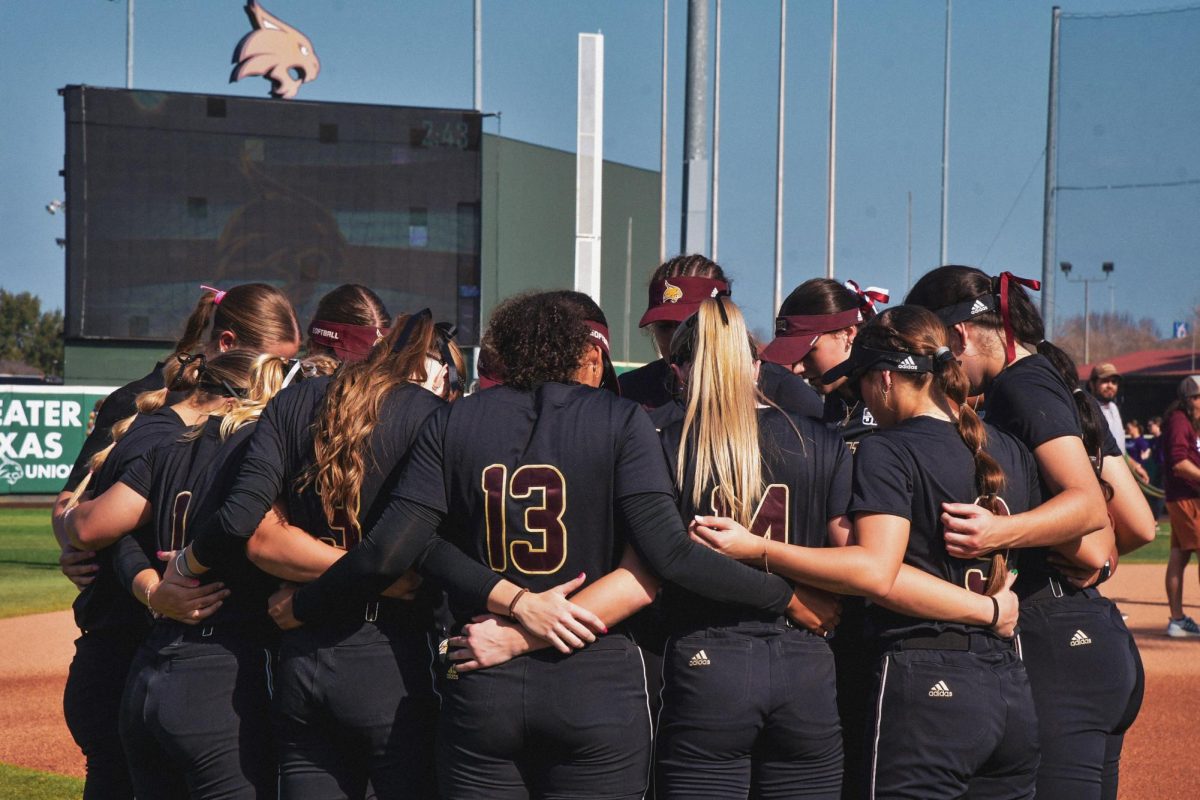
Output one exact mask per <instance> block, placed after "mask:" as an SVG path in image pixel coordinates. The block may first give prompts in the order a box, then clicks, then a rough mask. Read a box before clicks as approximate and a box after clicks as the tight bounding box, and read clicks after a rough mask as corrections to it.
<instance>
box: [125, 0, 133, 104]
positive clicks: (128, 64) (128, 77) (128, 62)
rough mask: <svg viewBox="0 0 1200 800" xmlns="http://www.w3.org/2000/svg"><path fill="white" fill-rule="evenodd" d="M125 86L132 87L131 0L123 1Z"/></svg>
mask: <svg viewBox="0 0 1200 800" xmlns="http://www.w3.org/2000/svg"><path fill="white" fill-rule="evenodd" d="M125 88H126V89H132V88H133V0H126V3H125Z"/></svg>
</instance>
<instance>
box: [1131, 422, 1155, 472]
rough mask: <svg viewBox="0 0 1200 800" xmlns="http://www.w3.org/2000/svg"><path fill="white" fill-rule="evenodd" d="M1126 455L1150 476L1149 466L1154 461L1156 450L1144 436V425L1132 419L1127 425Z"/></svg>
mask: <svg viewBox="0 0 1200 800" xmlns="http://www.w3.org/2000/svg"><path fill="white" fill-rule="evenodd" d="M1125 453H1126V455H1128V456H1129V457H1130V458H1132V459H1133V461H1134V463H1135V464H1139V465H1140V466H1141V467H1142V468H1143V469H1145V470H1146V474H1147V475H1149V474H1150V468H1149V464H1150V462H1151V461H1152V460H1153V459H1154V449H1153V448H1152V447H1151V446H1150V442H1148V441H1147V440H1146V437H1145V436H1143V435H1142V423H1140V422H1138V421H1137V420H1136V419H1131V420H1129V421H1128V422H1126V423H1125Z"/></svg>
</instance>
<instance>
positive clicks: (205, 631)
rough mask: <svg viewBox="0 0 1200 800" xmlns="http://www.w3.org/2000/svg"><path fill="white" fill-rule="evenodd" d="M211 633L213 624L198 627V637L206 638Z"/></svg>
mask: <svg viewBox="0 0 1200 800" xmlns="http://www.w3.org/2000/svg"><path fill="white" fill-rule="evenodd" d="M212 635H213V626H212V625H205V626H204V627H203V628H201V629H200V638H202V639H207V638H208V637H210V636H212Z"/></svg>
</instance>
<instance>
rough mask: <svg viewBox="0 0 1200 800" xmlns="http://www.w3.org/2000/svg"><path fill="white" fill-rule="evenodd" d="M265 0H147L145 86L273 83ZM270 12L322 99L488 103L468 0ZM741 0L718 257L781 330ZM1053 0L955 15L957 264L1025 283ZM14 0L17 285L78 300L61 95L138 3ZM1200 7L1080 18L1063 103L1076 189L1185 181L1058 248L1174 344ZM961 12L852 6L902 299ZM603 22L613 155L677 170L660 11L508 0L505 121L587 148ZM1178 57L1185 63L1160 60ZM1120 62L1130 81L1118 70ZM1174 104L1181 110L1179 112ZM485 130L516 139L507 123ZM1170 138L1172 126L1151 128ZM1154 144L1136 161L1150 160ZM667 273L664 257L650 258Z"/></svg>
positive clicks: (750, 301)
mask: <svg viewBox="0 0 1200 800" xmlns="http://www.w3.org/2000/svg"><path fill="white" fill-rule="evenodd" d="M1154 3H1155V0H1088V2H1086V3H1083V2H1080V3H1079V4H1078V6H1079V7H1078V8H1072V7H1071V5H1070V4H1069V3H1068V4H1066V6H1065V8H1064V11H1066V12H1072V11H1086V12H1089V13H1093V12H1107V11H1116V12H1125V11H1135V10H1140V9H1144V8H1147V7H1153V5H1154ZM242 5H243V3H242V2H241V0H206V1H205V2H202V3H194V2H192V3H185V2H182V1H181V0H139V2H138V3H137V28H136V37H135V44H136V58H135V61H136V63H135V76H134V86H135V87H136V88H147V89H167V90H179V91H191V92H212V93H223V94H233V95H245V96H263V95H265V93H266V90H267V84H266V82H265V81H263V80H261V79H257V78H255V79H248V80H246V81H243V82H241V83H238V84H233V85H230V84H228V83H227V78H228V74H229V69H230V65H229V57H230V54H231V52H232V49H233V46H234V44H235V43H236V42H237V41H238V39H239V38H240V37H241V36H242V35H243V34H244V33H245V32H246V31H247V30H248V25H247V22H246V18H245V15H244V14H243V12H242ZM265 6H266V7H267V8H268V9H269V10H270V11H271V12H272V13H274V14H276V15H277V16H279V17H280V18H282V19H283V20H285V21H287V22H289V23H291V24H293V25H295V26H296V27H297V28H299V29H300V30H302V31H303V32H304V33H305V34H307V35H308V36H309V37H310V38H311V40H312V41H313V44H314V47H315V49H316V52H317V54H318V55H319V56H320V58H321V63H322V70H321V75H320V77H319V79H318V80H317V81H316V82H314V83H311V84H308V85H306V86H305V87H304V88H303V89H302V91H301V97H304V98H306V99H310V100H341V101H356V102H370V103H387V104H397V105H431V106H452V107H453V106H458V107H468V106H470V105H471V101H472V84H471V77H472V62H471V44H472V33H471V16H472V3H471V0H439V2H435V3H429V2H409V1H408V0H392V1H391V2H385V1H384V0H355V1H351V0H272V2H267V3H265ZM724 6H725V12H724V39H723V47H724V51H723V65H722V69H723V86H722V93H723V94H722V152H721V165H722V176H721V187H722V195H721V209H722V213H721V219H720V225H721V229H720V260H721V262H722V263H723V264H724V265H725V266H726V268H727V269H728V270H729V271H730V272H731V274H732V275H733V276H734V278H735V280H736V282H737V287H738V288H737V290H736V296H737V298H738V300H739V301H740V302H741V303H742V305H743V306H745V307H746V308H747V311H748V312H749V313H750V315H751V318H752V320H753V321H754V322H755V324H756V325H758V326H761V327H765V326H766V323H767V321H768V320H769V318H770V316H771V313H772V309H771V308H770V305H771V281H772V277H771V270H772V264H773V242H774V235H773V220H774V205H773V204H774V173H775V156H774V153H775V93H776V71H777V61H776V46H777V41H778V14H779V6H778V2H775V1H774V0H761V1H760V0H726V2H725V3H724ZM1051 6H1052V3H1051V2H1043V1H1041V0H1019V1H1017V0H1014V1H1013V2H1004V3H998V2H991V3H986V2H978V1H975V2H970V1H968V0H958V2H956V3H955V7H954V19H953V53H952V60H951V63H952V92H951V150H950V215H949V217H950V224H949V231H950V233H949V257H950V260H951V261H952V262H956V263H969V264H975V265H981V266H983V267H984V268H985V269H989V270H992V271H997V272H998V271H999V270H1001V269H1010V270H1012V271H1013V272H1016V273H1017V274H1021V275H1028V276H1036V275H1037V274H1038V273H1039V271H1040V268H1041V241H1042V231H1041V215H1042V181H1043V173H1042V166H1041V153H1042V150H1043V148H1044V145H1045V137H1046V91H1047V64H1048V53H1049V40H1050V35H1049V28H1050V19H1051ZM3 8H4V11H5V12H6V15H7V19H6V21H5V24H4V25H3V26H0V74H2V75H3V76H4V82H3V88H2V89H0V91H2V92H3V108H4V114H3V117H2V118H0V219H3V220H4V223H3V231H4V239H5V246H4V247H3V248H2V249H0V285H3V287H4V288H6V289H9V290H11V291H31V292H34V293H35V294H38V295H39V296H41V297H42V298H43V300H44V302H45V304H46V305H47V306H49V307H61V305H62V297H63V251H62V250H60V249H59V248H58V247H57V246H56V245H55V243H54V239H55V237H58V236H62V235H63V218H62V216H57V217H52V216H50V215H48V214H47V213H46V211H45V210H44V206H45V205H46V203H47V202H49V201H50V200H51V199H53V198H59V197H62V196H63V188H62V181H61V179H60V178H59V177H58V174H57V171H58V169H59V168H60V167H61V164H62V155H63V119H62V102H61V99H60V98H59V97H58V96H57V94H56V90H57V89H58V88H59V87H61V86H63V85H66V84H71V83H88V84H92V85H97V86H123V85H124V79H125V72H124V70H125V3H124V2H123V0H119V1H118V2H108V1H107V0H36V1H35V0H6V2H5V3H4V6H3ZM686 17H687V3H686V2H685V1H684V0H671V2H670V46H671V53H670V75H671V77H670V89H669V102H670V129H669V134H668V135H669V139H668V142H669V147H670V149H669V153H670V155H669V158H668V162H667V172H668V179H669V184H668V185H669V187H670V202H669V207H668V223H669V229H668V237H667V242H668V249H669V250H671V251H674V250H675V249H676V248H678V246H679V217H680V202H679V185H680V174H681V169H680V159H681V157H682V156H681V153H682V138H683V128H682V115H683V103H682V98H683V81H684V69H683V66H684V61H683V58H684V40H685V32H686ZM1198 17H1200V15H1196V16H1193V17H1191V18H1189V24H1188V25H1184V26H1174V28H1173V29H1172V30H1169V33H1164V28H1163V27H1162V26H1158V27H1155V26H1154V25H1153V24H1152V23H1153V21H1154V18H1153V17H1152V18H1149V19H1147V20H1145V22H1146V23H1147V24H1145V25H1142V24H1141V22H1142V20H1138V21H1135V22H1134V23H1133V25H1132V27H1129V28H1128V29H1125V28H1114V27H1113V26H1111V25H1110V26H1108V27H1105V28H1104V29H1103V30H1102V31H1101V32H1100V33H1094V32H1093V30H1092V28H1089V27H1088V25H1090V24H1091V23H1081V24H1075V23H1069V24H1073V25H1075V27H1070V28H1068V23H1064V59H1065V58H1066V57H1067V54H1068V53H1071V54H1072V55H1071V59H1072V60H1071V61H1070V62H1069V63H1067V62H1066V61H1064V67H1063V69H1064V80H1066V79H1067V78H1070V79H1071V80H1072V81H1074V83H1073V85H1074V86H1077V87H1080V89H1079V94H1077V95H1075V96H1074V98H1073V100H1072V102H1071V104H1070V106H1069V108H1064V130H1065V131H1066V130H1069V132H1070V133H1071V135H1072V136H1073V137H1074V138H1073V139H1072V140H1071V141H1072V142H1073V143H1075V144H1082V143H1084V142H1090V143H1091V144H1096V143H1097V142H1098V143H1099V146H1098V147H1095V148H1093V149H1092V150H1089V151H1087V152H1088V154H1089V155H1087V157H1081V156H1072V157H1071V158H1070V159H1066V158H1064V165H1065V167H1068V168H1069V169H1070V170H1071V175H1070V177H1071V178H1072V180H1074V181H1075V182H1076V183H1078V184H1080V185H1082V184H1086V183H1088V182H1089V178H1092V177H1096V176H1097V175H1101V173H1102V172H1103V170H1100V168H1101V167H1104V168H1107V167H1109V166H1111V165H1112V164H1114V163H1116V164H1118V166H1120V167H1121V169H1120V170H1118V172H1119V174H1120V176H1121V177H1122V179H1123V180H1124V179H1126V178H1129V177H1130V176H1133V182H1137V181H1138V180H1139V178H1140V177H1141V176H1149V178H1148V179H1147V180H1149V181H1158V180H1164V179H1178V180H1181V181H1183V185H1182V186H1180V187H1176V188H1174V189H1170V190H1162V191H1160V190H1157V189H1151V190H1146V189H1141V190H1129V191H1120V192H1103V193H1095V192H1093V193H1090V194H1089V193H1086V192H1082V193H1081V192H1076V193H1073V194H1072V197H1071V199H1070V201H1069V202H1067V201H1066V200H1065V199H1064V201H1063V204H1062V205H1060V220H1061V221H1062V223H1063V226H1064V227H1063V230H1062V231H1061V233H1060V247H1059V252H1058V257H1059V259H1061V260H1067V261H1071V262H1073V263H1074V265H1075V272H1076V274H1077V275H1078V274H1097V275H1098V274H1099V271H1100V269H1099V267H1100V262H1101V261H1103V260H1114V261H1115V262H1116V264H1117V271H1116V273H1115V275H1114V277H1113V279H1112V281H1111V282H1110V285H1112V286H1113V287H1115V289H1116V291H1115V292H1113V293H1112V294H1111V298H1112V300H1113V301H1114V303H1115V307H1116V309H1117V310H1119V311H1120V310H1127V311H1130V312H1132V313H1134V314H1135V315H1137V316H1142V315H1147V316H1152V317H1154V319H1155V320H1156V321H1157V322H1158V323H1159V327H1160V332H1162V333H1165V332H1166V331H1167V330H1168V328H1169V325H1170V322H1171V321H1172V320H1173V319H1183V318H1186V317H1187V315H1188V314H1189V309H1190V308H1191V307H1192V306H1193V305H1194V304H1195V303H1196V302H1197V301H1198V300H1200V281H1198V280H1197V275H1198V274H1200V273H1198V272H1197V270H1196V269H1195V268H1194V267H1193V266H1191V264H1190V263H1189V258H1191V257H1192V256H1191V254H1192V253H1195V252H1197V250H1198V249H1200V241H1197V236H1198V235H1200V234H1197V231H1200V225H1198V224H1197V220H1196V217H1197V210H1198V209H1200V187H1198V186H1195V185H1192V184H1190V183H1189V182H1188V181H1189V180H1190V179H1191V178H1200V163H1190V164H1189V163H1174V162H1172V163H1169V164H1165V165H1164V164H1161V163H1159V161H1158V160H1157V158H1158V155H1159V154H1160V153H1161V152H1163V148H1164V147H1165V148H1168V149H1169V148H1170V147H1171V146H1175V147H1180V146H1181V145H1180V143H1181V142H1182V143H1184V144H1183V145H1182V148H1183V149H1184V150H1185V151H1188V153H1189V155H1187V156H1186V157H1184V158H1182V162H1187V160H1188V159H1189V158H1190V159H1191V160H1192V162H1196V161H1197V158H1198V155H1197V153H1196V152H1195V151H1196V150H1197V149H1198V148H1196V147H1195V142H1197V141H1200V103H1193V102H1192V99H1193V98H1194V97H1195V93H1196V92H1197V91H1200V90H1198V89H1197V86H1196V81H1195V80H1194V79H1184V80H1179V79H1178V76H1179V75H1184V76H1185V78H1186V76H1187V75H1193V76H1194V75H1195V74H1196V71H1197V70H1196V68H1197V65H1198V64H1200V56H1197V55H1196V54H1197V53H1200V25H1191V24H1190V23H1191V22H1194V21H1196V19H1197V18H1198ZM944 18H945V4H944V3H943V2H941V0H889V2H868V1H867V0H842V2H841V7H840V38H839V50H840V54H839V55H840V60H839V116H838V131H839V137H838V160H839V163H838V189H837V198H838V206H837V231H838V238H837V256H836V264H837V275H838V277H839V278H854V279H856V280H858V281H859V282H860V283H863V284H868V283H869V284H875V285H880V286H884V287H887V288H889V289H891V290H892V293H893V297H894V298H896V299H899V297H900V296H901V295H902V294H903V292H904V289H905V258H906V227H905V208H906V193H907V192H910V191H911V192H912V195H913V244H912V259H913V273H914V276H917V275H920V274H921V273H923V272H924V271H926V270H927V269H929V268H931V267H932V266H935V265H936V262H937V260H938V243H939V238H938V237H939V220H938V214H939V204H940V198H939V187H940V180H941V178H940V162H941V130H942V117H941V101H942V44H943V39H942V37H943V22H944ZM830 21H831V12H830V3H828V2H818V1H816V0H813V1H809V2H801V1H799V0H791V2H790V3H789V8H788V23H789V24H788V77H787V89H788V97H787V110H788V117H787V125H788V129H787V143H786V148H787V159H786V175H787V190H786V196H785V201H784V209H785V221H786V228H785V248H784V250H785V277H784V283H785V287H787V288H790V287H792V286H794V285H796V284H797V283H799V282H801V281H802V280H804V279H806V278H809V277H813V276H815V275H820V274H823V270H824V247H825V239H824V236H825V233H824V232H825V192H826V181H825V169H826V152H827V151H826V146H827V143H826V141H827V140H826V132H827V108H828V105H827V104H828V86H829V32H830ZM1126 30H1127V31H1128V36H1126V33H1125V32H1124V31H1126ZM584 31H587V32H592V31H601V32H603V33H604V34H605V50H606V70H605V88H606V101H605V114H606V118H605V122H606V128H605V137H604V152H605V156H606V157H607V158H609V159H612V160H616V161H622V162H625V163H629V164H634V165H636V166H641V167H648V168H657V167H658V152H659V138H658V137H659V102H660V97H659V81H660V77H659V76H660V61H659V59H660V42H661V3H660V2H658V0H604V1H603V2H601V1H600V0H590V1H589V0H540V2H535V1H534V0H504V1H502V0H485V2H484V105H485V110H487V111H500V112H502V113H503V117H502V123H501V124H502V129H500V132H501V133H503V135H505V136H510V137H514V138H517V139H522V140H526V141H530V142H535V143H538V144H543V145H548V146H551V147H558V148H562V149H567V150H573V149H574V130H575V60H576V34H577V33H579V32H584ZM1068 31H1069V33H1070V37H1071V38H1070V39H1069V40H1068V38H1067V35H1068V34H1067V32H1068ZM1114 33H1115V34H1116V36H1115V38H1114V36H1113V34H1114ZM1122 37H1126V38H1122ZM1128 37H1132V41H1133V42H1134V44H1133V45H1131V44H1130V43H1129V42H1130V39H1129V38H1128ZM1160 37H1161V39H1162V40H1161V41H1160ZM1165 52H1170V53H1172V54H1174V56H1173V58H1172V59H1170V60H1166V59H1163V57H1162V54H1163V53H1165ZM1181 54H1182V55H1181ZM1163 60H1166V62H1167V63H1165V64H1164V65H1163V67H1164V71H1166V72H1167V73H1168V74H1170V75H1174V76H1176V81H1175V82H1174V83H1172V82H1170V81H1167V82H1165V83H1164V84H1163V85H1162V86H1157V85H1156V84H1150V83H1147V82H1146V81H1144V80H1141V79H1140V78H1139V77H1137V76H1138V75H1139V74H1140V73H1137V72H1136V70H1137V69H1138V68H1139V67H1144V66H1145V65H1146V64H1147V63H1158V62H1159V61H1163ZM1112 75H1116V76H1133V77H1132V78H1131V79H1130V80H1124V81H1116V80H1110V77H1109V76H1112ZM1156 86H1157V88H1155V87H1156ZM1181 98H1182V101H1181ZM1092 101H1095V103H1093V102H1092ZM1100 101H1104V103H1115V104H1116V105H1117V106H1119V107H1122V108H1133V107H1136V108H1137V109H1138V113H1137V114H1136V115H1133V114H1127V115H1125V117H1128V119H1126V118H1125V117H1123V118H1122V119H1101V120H1099V121H1097V120H1096V119H1093V118H1092V117H1091V116H1089V110H1094V109H1097V108H1100ZM1181 109H1182V110H1181ZM1106 113H1107V112H1106ZM1160 114H1161V115H1163V118H1164V119H1166V120H1167V122H1166V123H1163V124H1159V123H1158V122H1157V120H1158V116H1159V115H1160ZM1135 116H1136V118H1134V117H1135ZM1124 123H1129V124H1124ZM486 130H488V131H490V132H497V130H498V128H497V123H496V121H495V120H489V121H488V123H487V125H486ZM1164 130H1165V131H1168V134H1169V135H1159V136H1144V135H1143V134H1144V133H1145V132H1147V131H1150V132H1153V131H1160V132H1161V131H1164ZM1130 131H1132V135H1131V133H1130ZM1110 133H1111V134H1112V135H1108V136H1107V138H1104V139H1103V140H1102V141H1101V139H1100V137H1104V136H1106V135H1107V134H1110ZM1118 134H1119V135H1118ZM1089 137H1091V138H1090V139H1089ZM1187 142H1191V143H1192V144H1191V145H1190V146H1188V145H1187V144H1186V143H1187ZM1063 145H1064V148H1065V147H1066V145H1067V143H1066V142H1064V143H1063ZM1139 145H1144V146H1142V148H1141V150H1140V151H1138V155H1136V156H1133V155H1130V149H1131V147H1137V146H1139ZM1189 169H1193V170H1196V171H1193V172H1189ZM1089 170H1090V171H1089ZM1104 174H1107V173H1104ZM1163 175H1166V178H1163ZM1181 176H1182V177H1181ZM1062 177H1063V178H1064V180H1062V182H1063V183H1068V181H1067V180H1065V177H1066V176H1062ZM1092 182H1095V181H1092ZM1137 192H1141V194H1137ZM1085 195H1086V196H1085ZM1131 208H1134V209H1136V210H1137V211H1136V213H1134V212H1132V211H1130V209H1131ZM648 222H651V223H652V222H653V221H648ZM653 266H654V265H652V264H651V265H644V267H645V269H646V270H647V271H648V270H649V269H650V268H651V267H653ZM564 269H569V265H564ZM1164 287H1169V288H1168V289H1167V290H1166V291H1164ZM1109 300H1110V294H1109V292H1108V291H1107V288H1104V289H1100V290H1099V291H1094V292H1093V304H1094V305H1093V307H1094V308H1099V309H1107V308H1108V304H1109ZM1082 304H1083V291H1082V287H1080V286H1075V285H1067V284H1064V283H1063V282H1062V281H1059V283H1058V288H1057V307H1058V314H1059V316H1060V318H1061V317H1062V316H1065V315H1071V314H1077V313H1080V312H1081V311H1082Z"/></svg>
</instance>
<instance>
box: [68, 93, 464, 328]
mask: <svg viewBox="0 0 1200 800" xmlns="http://www.w3.org/2000/svg"><path fill="white" fill-rule="evenodd" d="M64 97H65V104H66V112H67V159H66V162H67V171H66V178H67V191H68V194H67V213H68V227H67V264H68V269H67V315H66V326H67V336H68V337H71V338H104V339H109V338H111V339H124V340H152V341H170V340H174V339H175V338H176V337H177V336H178V334H179V332H180V328H181V324H182V321H183V320H184V318H185V317H186V316H187V315H188V313H189V312H190V311H191V309H192V308H193V307H194V305H195V302H196V299H197V298H198V297H199V295H200V284H201V283H206V284H210V285H213V286H217V287H219V288H225V289H227V288H229V287H231V286H233V285H235V284H239V283H247V282H252V281H261V282H266V283H271V284H274V285H276V286H278V287H279V288H281V289H282V290H284V291H285V292H286V293H287V294H288V296H289V297H290V298H291V299H292V302H293V303H295V305H296V308H297V312H298V315H299V319H300V321H301V325H306V324H307V322H308V320H309V318H310V316H311V313H312V311H313V309H314V308H315V306H316V303H317V301H318V300H319V299H320V297H321V296H322V295H323V294H324V293H325V292H327V291H328V290H330V289H332V288H334V287H336V286H338V285H340V284H342V283H349V282H353V283H362V284H366V285H368V286H370V287H371V288H373V289H375V290H376V291H377V292H378V293H379V295H380V296H381V297H382V298H383V300H384V302H385V303H386V304H387V305H388V307H389V309H390V310H391V311H392V313H399V312H401V311H409V312H411V311H415V310H417V309H420V308H422V307H426V306H428V307H430V308H431V309H432V310H433V312H434V314H435V315H436V316H437V318H438V319H445V320H453V321H456V322H457V324H458V325H459V341H460V342H463V343H465V344H472V343H474V342H475V341H476V340H477V335H478V334H477V331H478V320H477V317H478V311H479V235H480V221H479V220H480V216H479V215H480V191H481V159H480V117H479V115H478V114H475V113H473V112H458V111H447V110H440V109H423V108H394V107H386V106H364V105H350V104H338V103H307V102H300V101H281V100H255V99H248V98H235V97H211V96H205V95H193V94H181V93H172V92H144V91H125V90H116V89H94V88H91V87H71V88H68V89H67V90H65V91H64Z"/></svg>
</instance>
